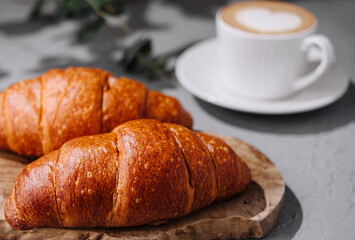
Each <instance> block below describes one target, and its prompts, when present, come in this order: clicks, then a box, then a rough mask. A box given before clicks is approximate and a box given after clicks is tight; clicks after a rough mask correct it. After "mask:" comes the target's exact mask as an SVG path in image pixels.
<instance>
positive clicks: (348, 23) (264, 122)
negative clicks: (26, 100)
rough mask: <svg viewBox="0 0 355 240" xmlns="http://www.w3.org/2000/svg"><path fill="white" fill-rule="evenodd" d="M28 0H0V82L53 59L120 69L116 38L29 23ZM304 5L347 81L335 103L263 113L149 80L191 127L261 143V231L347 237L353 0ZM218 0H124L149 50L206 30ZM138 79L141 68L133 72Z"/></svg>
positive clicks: (275, 235) (352, 153)
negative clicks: (272, 187) (281, 187)
mask: <svg viewBox="0 0 355 240" xmlns="http://www.w3.org/2000/svg"><path fill="white" fill-rule="evenodd" d="M29 2H30V1H26V0H2V1H1V2H0V89H4V88H5V87H7V86H8V85H9V84H11V83H13V82H16V81H20V80H24V79H27V78H30V77H33V76H37V75H39V74H40V73H42V72H43V71H45V70H48V69H50V68H53V67H66V66H81V65H85V66H93V67H100V68H103V69H106V70H108V71H111V72H112V73H114V74H115V75H117V76H119V75H122V74H125V73H124V72H123V71H122V69H120V68H119V67H118V65H117V63H116V62H117V61H116V59H117V56H118V55H119V54H120V53H119V51H118V50H117V42H116V40H115V39H114V38H113V37H112V36H111V35H110V34H109V33H108V32H107V31H106V30H102V31H101V32H100V33H99V35H98V36H96V37H95V39H94V40H93V41H91V42H90V43H87V44H82V45H81V44H77V43H75V41H74V38H73V36H74V33H75V31H76V30H77V29H78V27H79V26H80V22H77V21H64V22H57V23H51V24H43V23H28V22H26V16H27V14H28V11H29V9H30V3H29ZM293 2H295V3H298V4H300V5H303V6H304V7H306V8H308V9H310V10H311V11H313V12H314V13H315V15H316V16H317V17H318V19H319V22H320V27H319V33H322V34H325V35H327V36H328V37H329V38H330V39H331V40H332V41H333V43H334V46H335V50H336V55H337V58H338V60H339V62H340V63H341V65H342V66H343V67H344V68H345V69H346V70H347V71H348V72H349V75H350V80H351V85H350V87H349V90H348V91H347V93H346V94H345V96H344V97H343V98H341V99H340V100H339V101H337V102H336V103H334V104H332V105H330V106H328V107H326V108H323V109H320V110H316V111H313V112H308V113H302V114H294V115H283V116H265V115H254V114H246V113H242V112H237V111H230V110H226V109H223V108H220V107H216V106H213V105H211V104H208V103H206V102H204V101H202V100H199V99H197V98H195V97H193V96H192V95H191V94H189V93H188V92H187V91H185V90H184V89H183V88H181V87H180V86H179V85H173V84H167V83H162V82H157V81H155V82H150V83H148V86H149V87H151V88H154V89H157V90H160V91H163V92H165V93H167V94H170V95H173V96H176V97H177V98H179V99H180V100H181V101H182V103H183V105H184V106H185V107H186V108H187V109H188V110H189V111H190V112H191V113H192V115H193V117H194V119H195V124H194V127H195V128H196V129H200V130H205V131H211V132H218V133H221V134H227V135H231V136H235V137H238V138H241V139H243V140H245V141H247V142H249V143H251V144H253V145H255V146H256V147H257V148H258V149H260V150H261V151H262V152H264V153H265V154H266V155H267V156H269V158H271V159H272V161H273V162H274V163H275V164H276V165H277V166H278V168H279V169H280V171H281V173H282V175H283V177H284V179H285V181H286V184H287V191H286V201H285V207H284V210H283V212H282V216H281V218H280V220H279V222H278V224H277V225H276V226H275V228H274V229H273V230H272V231H271V232H270V234H269V235H268V236H267V237H266V238H267V239H291V238H294V239H354V238H355V229H354V222H355V208H354V204H355V124H354V120H355V86H354V84H355V82H354V79H355V36H354V35H355V27H354V23H355V14H354V12H355V1H335V0H334V1H293ZM225 3H226V2H225V1H217V0H204V1H203V0H195V1H188V0H175V1H172V0H170V1H151V2H148V3H143V4H136V5H133V6H131V7H130V9H129V10H130V11H129V12H131V13H132V15H131V16H130V18H129V20H128V22H129V24H130V26H131V27H132V28H133V30H134V31H135V33H134V34H133V35H131V36H130V37H129V38H128V40H129V39H130V38H135V37H137V36H139V35H146V36H148V37H151V38H153V42H154V49H155V53H156V54H166V53H176V52H179V51H181V50H183V49H185V48H186V47H187V46H189V45H190V44H192V43H195V42H197V41H200V40H203V39H206V38H211V37H214V35H215V27H214V14H215V11H216V10H217V9H218V8H219V7H220V6H222V5H223V4H225ZM133 77H134V78H135V79H137V80H141V81H143V80H144V79H143V78H142V77H140V76H133Z"/></svg>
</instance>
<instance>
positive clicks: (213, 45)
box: [175, 39, 349, 114]
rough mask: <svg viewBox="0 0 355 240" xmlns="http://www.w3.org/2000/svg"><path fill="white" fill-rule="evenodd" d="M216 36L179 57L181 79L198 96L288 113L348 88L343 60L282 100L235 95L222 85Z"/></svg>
mask: <svg viewBox="0 0 355 240" xmlns="http://www.w3.org/2000/svg"><path fill="white" fill-rule="evenodd" d="M217 61H218V46H217V41H216V39H208V40H205V41H202V42H200V43H197V44H196V45H194V46H192V47H191V48H189V49H188V50H186V51H185V52H184V53H183V54H182V55H181V56H180V57H179V59H178V60H177V63H176V68H175V69H176V70H175V71H176V76H177V78H178V80H179V82H180V83H181V84H182V86H183V87H185V88H186V89H187V90H188V91H189V92H191V93H192V94H193V95H195V96H196V97H199V98H201V99H202V100H205V101H207V102H209V103H212V104H214V105H218V106H221V107H225V108H229V109H233V110H239V111H244V112H250V113H263V114H288V113H298V112H305V111H310V110H314V109H317V108H321V107H324V106H326V105H328V104H330V103H332V102H334V101H336V100H337V99H339V98H340V97H341V96H342V95H343V94H344V93H345V92H346V90H347V88H348V82H349V77H348V75H347V74H346V72H345V71H344V70H343V68H342V67H341V66H340V65H339V63H334V64H333V65H332V66H331V67H330V69H329V71H328V72H327V73H326V74H325V75H324V76H323V77H322V79H319V80H318V81H316V82H315V83H314V84H313V85H311V86H309V87H308V88H306V89H304V90H303V91H301V92H299V93H296V94H293V95H292V96H289V97H287V98H283V99H279V100H260V99H254V98H249V97H245V96H241V95H235V94H233V95H231V94H229V93H227V92H226V91H225V90H224V89H223V87H222V86H221V81H220V80H219V79H220V76H219V71H218V62H217Z"/></svg>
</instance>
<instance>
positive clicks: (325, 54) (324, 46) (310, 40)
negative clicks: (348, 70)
mask: <svg viewBox="0 0 355 240" xmlns="http://www.w3.org/2000/svg"><path fill="white" fill-rule="evenodd" d="M312 45H316V46H318V47H319V49H320V51H321V55H322V57H321V60H320V63H319V65H318V67H317V68H316V69H315V70H313V71H312V72H311V73H309V74H307V75H306V76H303V77H301V78H300V79H298V80H297V81H296V82H295V83H294V85H293V91H299V90H301V89H303V88H305V87H307V86H309V85H310V84H312V83H314V82H315V81H316V80H318V79H319V78H320V77H321V76H322V75H323V74H324V72H325V71H326V70H327V69H328V67H329V66H330V65H331V64H332V63H333V62H334V61H335V55H334V48H333V44H332V43H331V42H330V40H329V39H328V38H327V37H326V36H323V35H320V34H317V35H312V36H309V37H306V38H305V39H304V40H303V42H302V45H301V50H302V51H309V49H310V46H312Z"/></svg>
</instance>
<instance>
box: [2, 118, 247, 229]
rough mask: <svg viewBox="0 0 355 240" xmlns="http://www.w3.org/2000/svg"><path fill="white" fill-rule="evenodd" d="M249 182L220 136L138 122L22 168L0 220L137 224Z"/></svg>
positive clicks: (179, 212)
mask: <svg viewBox="0 0 355 240" xmlns="http://www.w3.org/2000/svg"><path fill="white" fill-rule="evenodd" d="M250 179H251V176H250V171H249V169H248V167H247V166H246V164H245V163H244V162H243V161H242V160H241V159H240V158H239V157H238V155H236V154H235V153H234V152H233V150H232V149H231V148H230V147H229V146H228V145H227V144H226V143H225V142H224V141H222V140H221V139H219V138H216V137H213V136H210V135H207V134H204V133H197V132H193V131H190V130H189V129H187V128H185V127H182V126H179V125H175V124H171V123H161V122H158V121H156V120H135V121H130V122H127V123H124V124H122V125H120V126H118V127H117V128H115V129H114V130H113V131H112V132H111V133H107V134H101V135H96V136H85V137H80V138H76V139H73V140H71V141H69V142H67V143H65V144H64V145H63V146H62V147H61V148H60V149H59V150H56V151H54V152H51V153H49V154H47V155H45V156H43V157H42V158H40V159H38V160H37V161H34V162H32V163H31V164H29V165H28V166H26V167H25V168H24V169H23V170H22V172H21V173H20V175H19V177H18V179H17V181H16V184H15V186H14V188H13V190H12V192H11V194H10V196H9V198H8V200H7V202H6V205H5V217H6V220H7V221H8V223H9V224H10V225H11V226H12V227H14V228H18V229H30V228H40V227H78V228H84V227H85V228H87V227H122V226H136V225H141V224H145V223H151V222H157V221H162V220H167V219H175V218H180V217H182V216H184V215H186V214H188V213H190V212H192V211H196V210H198V209H200V208H203V207H205V206H207V205H209V204H211V203H212V202H214V201H218V200H221V199H224V198H227V197H230V196H232V195H235V194H237V193H238V192H240V191H243V190H244V189H245V188H246V187H247V186H248V184H249V182H250Z"/></svg>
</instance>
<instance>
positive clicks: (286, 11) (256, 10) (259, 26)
mask: <svg viewBox="0 0 355 240" xmlns="http://www.w3.org/2000/svg"><path fill="white" fill-rule="evenodd" d="M221 15H222V18H223V20H224V21H225V22H226V23H227V24H228V25H231V26H232V27H235V28H238V29H240V30H243V31H247V32H251V33H256V34H287V33H296V32H301V31H303V30H306V29H309V28H310V27H312V26H314V24H315V17H314V16H313V14H312V13H310V12H309V11H307V10H306V9H304V8H301V7H299V6H296V5H294V4H290V3H285V2H277V1H249V2H240V3H235V4H231V5H229V6H227V7H225V8H223V9H222V11H221Z"/></svg>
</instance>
